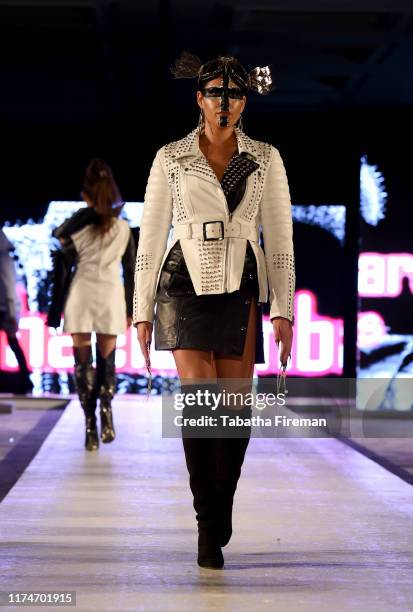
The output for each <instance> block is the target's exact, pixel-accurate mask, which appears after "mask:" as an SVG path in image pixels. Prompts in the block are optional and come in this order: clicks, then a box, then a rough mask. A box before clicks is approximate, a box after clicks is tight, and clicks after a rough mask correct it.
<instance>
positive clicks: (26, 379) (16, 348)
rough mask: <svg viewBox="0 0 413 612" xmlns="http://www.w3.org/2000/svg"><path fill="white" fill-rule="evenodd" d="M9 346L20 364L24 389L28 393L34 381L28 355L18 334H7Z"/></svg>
mask: <svg viewBox="0 0 413 612" xmlns="http://www.w3.org/2000/svg"><path fill="white" fill-rule="evenodd" d="M7 340H8V342H9V346H10V348H11V350H12V351H13V353H14V355H15V357H16V360H17V363H18V364H19V370H20V376H21V380H22V387H23V390H24V391H25V392H26V393H27V392H28V391H32V390H33V383H32V381H31V380H30V370H29V368H28V367H27V361H26V356H25V354H24V352H23V349H22V347H21V346H20V343H19V341H18V339H17V338H16V336H7Z"/></svg>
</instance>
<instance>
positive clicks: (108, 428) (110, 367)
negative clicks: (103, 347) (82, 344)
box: [96, 349, 116, 444]
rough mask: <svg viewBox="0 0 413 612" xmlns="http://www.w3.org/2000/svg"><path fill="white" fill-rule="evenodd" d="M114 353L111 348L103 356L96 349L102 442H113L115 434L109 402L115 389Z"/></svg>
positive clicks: (114, 350)
mask: <svg viewBox="0 0 413 612" xmlns="http://www.w3.org/2000/svg"><path fill="white" fill-rule="evenodd" d="M115 354H116V349H113V351H112V352H111V353H109V355H108V356H107V357H106V358H104V357H102V355H101V354H100V353H99V349H97V350H96V377H97V391H98V396H99V398H100V424H101V431H100V437H101V440H102V442H103V443H104V444H108V443H109V442H113V440H114V439H115V436H116V433H115V427H114V425H113V414H112V404H111V402H112V399H113V396H114V395H115V390H116V372H115Z"/></svg>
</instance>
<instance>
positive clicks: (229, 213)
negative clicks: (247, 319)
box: [224, 194, 232, 291]
mask: <svg viewBox="0 0 413 612" xmlns="http://www.w3.org/2000/svg"><path fill="white" fill-rule="evenodd" d="M224 197H225V194H224ZM225 206H226V207H227V212H228V223H231V221H232V212H231V211H230V210H229V207H228V202H227V198H226V197H225ZM228 251H229V240H228V239H227V241H226V243H225V260H224V262H225V265H224V269H225V291H228V279H229V265H228V263H229V256H228Z"/></svg>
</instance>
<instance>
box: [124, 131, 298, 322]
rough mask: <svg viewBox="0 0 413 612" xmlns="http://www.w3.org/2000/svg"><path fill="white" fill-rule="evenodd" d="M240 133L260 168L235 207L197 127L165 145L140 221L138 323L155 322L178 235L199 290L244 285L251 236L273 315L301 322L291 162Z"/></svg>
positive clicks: (241, 146) (263, 295)
mask: <svg viewBox="0 0 413 612" xmlns="http://www.w3.org/2000/svg"><path fill="white" fill-rule="evenodd" d="M235 134H236V138H237V142H238V153H239V154H241V153H242V154H243V155H246V156H247V157H248V158H249V159H251V160H253V161H255V162H256V163H257V164H259V167H258V168H256V170H255V171H254V172H252V173H251V174H250V175H249V176H248V178H247V185H246V189H245V194H244V197H243V198H242V200H241V202H240V203H239V205H238V206H237V208H236V209H235V210H234V211H233V212H232V214H231V213H230V212H229V209H228V206H227V202H226V198H225V195H224V192H223V190H222V187H221V184H220V182H219V181H218V179H217V177H216V175H215V173H214V171H213V170H212V168H211V166H210V164H209V163H208V160H207V159H206V158H205V156H204V155H203V153H202V151H201V150H200V148H199V138H198V136H199V131H198V128H196V129H195V130H193V131H192V132H191V133H190V134H188V135H187V136H186V137H185V138H182V139H181V140H178V141H176V142H171V143H169V144H167V145H165V146H163V147H161V148H160V149H159V150H158V152H157V154H156V157H155V159H154V162H153V164H152V168H151V171H150V175H149V179H148V184H147V188H146V193H145V202H144V209H143V215H142V221H141V227H140V238H139V246H138V252H137V258H136V267H135V293H134V312H133V324H134V325H136V324H137V323H138V322H140V321H149V322H152V321H153V319H154V309H155V298H156V289H157V286H158V281H159V277H160V273H161V270H162V266H163V263H164V261H165V259H166V257H167V255H168V253H169V250H170V249H171V248H172V246H173V245H174V244H175V243H176V241H177V240H180V243H181V248H182V253H183V256H184V259H185V263H186V265H187V268H188V272H189V275H190V277H191V280H192V283H193V285H194V289H195V292H196V294H197V295H204V294H211V293H224V292H232V291H236V290H237V289H239V287H240V283H241V277H242V271H243V267H244V260H245V253H246V246H247V240H249V241H250V244H251V247H252V249H253V251H254V253H255V256H256V259H257V271H258V284H259V298H258V300H259V302H267V301H268V299H269V300H270V317H271V318H272V317H276V316H281V317H285V318H286V319H289V320H290V321H291V322H292V323H294V290H295V268H294V248H293V230H292V216H291V200H290V193H289V187H288V181H287V176H286V173H285V168H284V164H283V161H282V159H281V156H280V154H279V152H278V150H277V149H276V148H275V147H273V146H271V145H270V144H267V143H265V142H259V141H257V140H252V139H251V138H249V137H248V136H247V135H246V134H245V133H244V132H242V131H241V130H240V129H238V128H235ZM171 226H172V229H171ZM260 228H261V229H262V233H263V238H264V250H265V253H264V251H263V249H262V248H261V246H260V244H259V231H260ZM268 288H269V291H268Z"/></svg>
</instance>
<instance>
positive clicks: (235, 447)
mask: <svg viewBox="0 0 413 612" xmlns="http://www.w3.org/2000/svg"><path fill="white" fill-rule="evenodd" d="M219 413H220V414H221V415H223V414H225V415H227V416H228V417H229V418H236V416H237V415H238V416H240V417H241V418H242V419H248V418H250V417H251V410H250V408H249V407H248V408H245V409H243V410H228V409H224V408H222V407H220V409H219ZM245 423H248V421H245ZM229 431H230V433H231V435H232V436H233V437H218V438H217V440H216V454H215V457H216V491H217V503H218V512H219V525H220V544H221V546H226V545H227V544H228V542H229V541H230V539H231V535H232V508H233V503H234V495H235V491H236V489H237V484H238V480H239V477H240V475H241V467H242V464H243V462H244V457H245V453H246V450H247V447H248V444H249V441H250V436H251V427H250V426H249V425H247V424H245V425H241V426H239V427H230V428H229Z"/></svg>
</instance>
